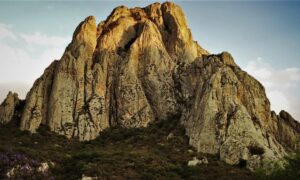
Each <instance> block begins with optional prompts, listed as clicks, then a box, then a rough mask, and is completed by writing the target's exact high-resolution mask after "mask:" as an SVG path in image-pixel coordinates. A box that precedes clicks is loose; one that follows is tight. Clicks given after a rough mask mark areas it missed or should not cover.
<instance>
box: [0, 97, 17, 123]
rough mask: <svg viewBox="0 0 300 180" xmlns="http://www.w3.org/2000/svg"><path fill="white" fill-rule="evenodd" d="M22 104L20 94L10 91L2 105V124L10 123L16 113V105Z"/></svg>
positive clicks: (0, 118)
mask: <svg viewBox="0 0 300 180" xmlns="http://www.w3.org/2000/svg"><path fill="white" fill-rule="evenodd" d="M19 104H20V100H19V98H18V94H16V93H12V92H9V93H8V94H7V96H6V98H5V100H4V101H3V102H2V104H1V105H0V124H7V123H9V122H10V121H11V120H12V119H13V117H14V115H16V113H15V110H16V107H17V106H18V105H19Z"/></svg>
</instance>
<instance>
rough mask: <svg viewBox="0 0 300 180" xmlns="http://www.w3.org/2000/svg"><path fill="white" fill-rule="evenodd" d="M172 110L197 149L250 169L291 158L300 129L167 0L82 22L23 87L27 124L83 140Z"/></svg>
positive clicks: (164, 115)
mask: <svg viewBox="0 0 300 180" xmlns="http://www.w3.org/2000/svg"><path fill="white" fill-rule="evenodd" d="M0 110H1V109H0ZM0 112H1V111H0ZM175 114H181V122H182V124H183V125H184V126H185V127H186V131H187V135H188V136H189V137H190V144H191V145H193V146H194V147H196V148H197V150H198V151H200V152H204V153H210V154H219V155H220V158H221V159H222V160H224V161H225V162H227V163H229V164H238V163H240V162H241V161H247V162H249V163H247V166H248V167H249V168H250V169H251V168H252V169H253V168H254V167H259V166H261V165H263V163H264V162H266V161H267V160H272V159H276V158H281V157H282V156H284V155H286V152H287V151H289V150H290V149H291V148H292V146H293V142H292V141H290V140H295V139H296V137H297V136H298V134H299V132H300V129H299V123H297V122H296V121H294V120H293V119H292V117H290V116H289V115H288V114H287V113H285V112H283V113H280V115H279V116H277V115H276V114H274V112H271V110H270V103H269V100H268V98H267V97H266V94H265V90H264V87H263V86H262V85H261V84H260V83H259V82H258V81H257V80H255V79H254V78H253V77H251V76H250V75H248V74H247V73H246V72H244V71H243V70H241V68H240V67H239V66H238V65H236V64H235V62H234V60H233V58H232V57H231V55H230V54H229V53H226V52H224V53H221V54H219V55H212V54H209V53H208V52H207V51H206V50H204V49H203V48H202V47H200V46H199V45H198V44H197V43H196V42H195V41H194V40H193V38H192V35H191V32H190V30H189V28H188V26H187V22H186V19H185V17H184V14H183V12H182V10H181V8H180V7H178V6H177V5H175V4H173V3H170V2H167V3H163V4H159V3H155V4H151V5H149V6H147V7H145V8H133V9H128V8H127V7H123V6H121V7H118V8H116V9H114V10H113V12H112V13H111V14H110V15H109V17H108V18H107V19H106V20H105V21H103V22H101V23H99V24H98V25H96V22H95V18H94V17H92V16H91V17H88V18H86V19H85V20H84V21H83V22H81V23H80V24H79V26H78V27H77V28H76V30H75V32H74V35H73V40H72V42H71V43H70V44H69V45H68V47H67V48H66V51H65V53H64V54H63V56H62V58H61V59H60V60H58V61H54V62H53V63H52V64H51V65H50V66H49V67H48V68H47V69H46V70H45V72H44V74H43V75H42V76H41V77H40V78H39V79H38V80H36V82H35V83H34V85H33V87H32V88H31V90H30V92H29V93H28V94H27V97H26V104H25V107H24V110H23V114H22V118H21V129H22V130H29V131H31V132H36V130H37V129H38V128H39V126H40V125H42V124H43V125H46V126H48V127H49V128H50V129H51V130H52V131H54V132H57V133H59V134H62V135H65V136H67V137H69V138H78V139H79V140H81V141H85V140H92V139H94V138H96V137H97V135H98V134H99V132H100V131H102V130H103V129H105V128H107V127H111V126H123V127H146V126H147V125H148V124H149V123H150V122H152V121H155V120H163V119H167V118H168V117H170V116H172V115H175Z"/></svg>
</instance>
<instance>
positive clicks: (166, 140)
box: [0, 118, 299, 180]
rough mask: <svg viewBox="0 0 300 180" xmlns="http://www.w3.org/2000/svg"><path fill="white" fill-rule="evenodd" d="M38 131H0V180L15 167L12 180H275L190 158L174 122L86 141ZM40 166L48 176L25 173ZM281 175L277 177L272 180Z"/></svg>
mask: <svg viewBox="0 0 300 180" xmlns="http://www.w3.org/2000/svg"><path fill="white" fill-rule="evenodd" d="M38 132H39V133H36V134H30V133H28V132H21V131H19V130H18V129H17V128H16V126H14V125H8V126H5V127H1V128H0V137H1V138H0V179H3V178H5V174H6V173H7V171H8V170H10V169H11V168H13V167H18V171H17V172H18V173H19V174H17V175H16V176H15V177H16V179H80V178H81V177H82V176H83V174H84V175H85V176H90V177H99V179H243V180H246V179H257V178H259V177H260V178H274V177H275V176H274V177H270V176H268V177H266V176H263V175H262V174H260V176H257V175H256V174H254V173H251V172H250V171H248V170H247V169H245V168H241V167H234V166H229V165H226V164H225V163H223V162H221V161H219V160H218V157H215V156H208V155H204V154H199V153H196V152H195V150H194V149H193V148H192V147H191V146H189V145H188V138H187V137H186V136H185V135H184V134H185V132H184V130H183V128H182V127H181V126H180V125H178V123H177V122H176V118H173V119H172V118H171V119H170V120H169V121H162V122H157V123H155V124H152V125H151V126H150V127H148V128H139V129H124V128H112V129H107V130H105V131H104V132H102V133H101V134H100V136H99V137H98V138H97V139H95V140H93V141H89V142H78V141H77V140H69V139H66V138H65V137H63V136H59V135H56V134H54V133H51V132H49V131H48V130H47V129H46V128H45V127H42V128H40V129H39V130H38ZM193 157H198V158H202V157H207V158H208V161H209V163H208V164H201V165H198V166H193V167H190V166H187V162H188V161H189V160H191V159H193ZM41 162H48V163H49V165H50V169H49V172H43V173H41V172H37V171H33V170H32V171H29V170H28V166H31V167H35V166H38V164H39V163H41ZM296 167H299V157H298V161H296V162H295V163H294V164H293V163H291V166H290V168H289V169H287V171H289V172H290V171H294V170H295V168H296ZM298 171H299V170H298ZM296 172H297V171H296ZM284 174H285V173H284V172H278V175H277V174H276V177H282V176H281V175H284ZM284 177H286V176H284ZM298 177H299V175H298ZM284 179H286V178H284Z"/></svg>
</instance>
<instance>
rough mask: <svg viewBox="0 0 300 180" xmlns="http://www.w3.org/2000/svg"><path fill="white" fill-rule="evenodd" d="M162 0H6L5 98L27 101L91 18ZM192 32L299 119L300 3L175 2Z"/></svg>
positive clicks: (2, 15)
mask: <svg viewBox="0 0 300 180" xmlns="http://www.w3.org/2000/svg"><path fill="white" fill-rule="evenodd" d="M153 2H155V1H113V2H108V1H102V2H98V1H90V2H78V1H76V2H69V1H65V2H56V1H53V2H39V1H35V2H3V1H0V58H1V60H0V68H1V69H0V101H1V102H2V100H3V99H4V97H5V96H6V94H7V93H8V91H9V90H11V91H15V92H17V93H19V94H20V97H21V98H25V95H26V93H27V92H28V91H29V89H30V88H31V86H32V85H33V83H34V81H35V80H36V79H37V78H38V77H39V76H40V75H42V73H43V71H44V69H45V68H46V67H47V66H48V65H50V63H51V62H52V61H53V60H54V59H59V58H60V57H61V55H62V53H63V52H64V50H65V47H66V46H67V44H68V43H69V42H70V41H71V37H72V33H73V31H74V30H75V28H76V26H77V25H78V24H79V23H80V22H81V21H82V20H84V18H85V17H87V16H89V15H94V16H95V17H96V19H97V22H98V23H99V22H100V21H102V20H105V19H106V17H107V16H108V15H109V14H110V13H111V11H112V10H113V9H114V8H115V7H117V6H119V5H125V6H128V7H135V6H141V7H144V6H147V5H149V4H151V3H153ZM176 3H177V4H179V5H180V6H181V7H182V8H183V10H184V12H185V15H186V19H187V21H188V24H189V27H190V28H191V31H192V34H193V37H194V39H195V40H196V41H198V43H199V44H200V45H201V46H202V47H203V48H205V49H207V50H208V51H209V52H211V53H220V52H222V51H228V52H230V53H231V54H232V56H233V57H234V58H235V62H236V63H237V64H238V65H239V66H240V67H241V68H242V69H243V70H245V71H247V72H248V73H249V74H250V75H252V76H254V77H255V78H256V79H258V80H259V81H260V82H261V83H262V84H263V85H264V86H265V88H266V93H267V96H268V97H269V99H270V101H271V108H272V109H274V110H275V111H276V112H277V113H278V112H279V111H280V110H281V109H284V110H286V111H288V112H289V113H290V114H291V115H292V116H293V117H294V118H296V119H298V120H300V112H299V111H298V107H299V106H300V94H299V92H300V91H299V90H300V84H299V82H300V61H299V60H298V59H299V57H300V51H299V47H300V34H299V32H300V13H299V12H300V2H197V1H188V2H186V1H176Z"/></svg>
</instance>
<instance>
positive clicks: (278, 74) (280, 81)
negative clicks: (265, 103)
mask: <svg viewBox="0 0 300 180" xmlns="http://www.w3.org/2000/svg"><path fill="white" fill-rule="evenodd" d="M245 70H246V71H247V72H248V73H249V74H251V75H252V76H253V77H255V78H256V79H257V80H259V81H260V82H261V83H262V84H263V85H264V86H265V89H266V93H267V96H268V98H269V99H270V102H271V108H272V109H273V110H275V111H276V112H277V113H279V112H280V111H281V110H286V111H288V112H289V113H290V114H291V115H292V116H293V117H294V118H295V119H297V120H300V113H299V111H298V107H299V105H300V99H299V95H298V94H297V93H298V92H299V90H300V86H299V82H300V69H299V68H285V69H276V68H274V67H272V66H271V65H270V64H268V63H266V62H265V61H264V60H263V59H262V58H261V57H259V58H257V60H254V61H250V62H249V63H248V64H247V66H246V68H245Z"/></svg>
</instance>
